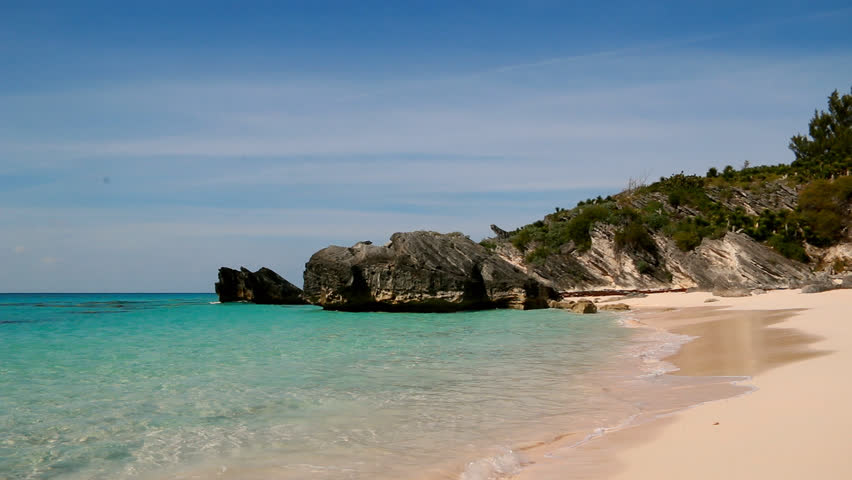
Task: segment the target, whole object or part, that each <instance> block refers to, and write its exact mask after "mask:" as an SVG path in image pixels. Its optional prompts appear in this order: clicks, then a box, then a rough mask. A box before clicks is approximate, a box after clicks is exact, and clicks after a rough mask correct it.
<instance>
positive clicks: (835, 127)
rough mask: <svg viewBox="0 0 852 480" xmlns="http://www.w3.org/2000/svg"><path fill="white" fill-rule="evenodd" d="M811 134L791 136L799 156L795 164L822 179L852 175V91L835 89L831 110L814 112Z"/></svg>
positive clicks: (792, 145) (809, 125)
mask: <svg viewBox="0 0 852 480" xmlns="http://www.w3.org/2000/svg"><path fill="white" fill-rule="evenodd" d="M850 92H852V90H850ZM808 133H809V135H808V136H805V135H801V134H800V135H796V136H794V137H792V138H791V139H790V150H792V151H793V153H794V154H795V155H796V160H795V161H794V162H793V163H792V166H793V167H794V168H795V169H797V170H802V171H804V173H806V174H808V175H810V176H815V177H818V178H830V177H832V176H835V175H846V174H848V173H849V171H850V170H852V93H850V94H847V95H843V96H840V94H838V93H837V90H835V91H834V92H832V94H831V95H830V96H829V97H828V111H827V112H825V111H815V112H814V117H813V118H812V119H811V121H810V123H809V124H808Z"/></svg>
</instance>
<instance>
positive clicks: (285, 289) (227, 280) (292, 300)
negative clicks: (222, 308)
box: [216, 267, 307, 305]
mask: <svg viewBox="0 0 852 480" xmlns="http://www.w3.org/2000/svg"><path fill="white" fill-rule="evenodd" d="M216 294H217V295H219V301H220V302H223V303H225V302H252V303H266V304H276V305H301V304H304V303H307V302H305V299H304V298H303V296H302V290H301V289H300V288H299V287H297V286H295V285H293V284H292V283H290V282H288V281H287V280H285V279H284V278H282V277H281V276H280V275H278V274H277V273H275V272H273V271H272V270H270V269H268V268H266V267H263V268H261V269H260V270H258V271H256V272H251V271H250V270H248V269H247V268H245V267H240V269H239V270H234V269H233V268H227V267H222V268H220V269H219V281H218V282H216Z"/></svg>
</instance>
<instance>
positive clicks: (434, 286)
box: [304, 231, 556, 312]
mask: <svg viewBox="0 0 852 480" xmlns="http://www.w3.org/2000/svg"><path fill="white" fill-rule="evenodd" d="M304 279H305V282H304V285H305V297H306V299H307V300H308V301H310V302H311V303H313V304H316V305H321V306H322V307H324V308H326V309H334V310H351V311H363V310H384V311H429V312H439V311H456V310H470V309H484V308H517V309H531V308H546V307H547V301H548V300H549V299H552V298H556V292H555V291H554V290H553V289H552V288H550V287H549V286H547V285H544V284H543V283H542V282H540V281H538V280H536V279H534V278H532V277H530V276H529V275H527V274H526V273H524V272H523V271H521V270H520V269H519V268H517V267H515V266H513V265H511V264H509V263H508V262H506V261H505V260H503V259H502V258H500V257H499V256H498V255H496V254H494V253H493V252H491V251H489V250H488V249H486V248H485V247H483V246H481V245H479V244H477V243H475V242H473V241H472V240H470V239H469V238H468V237H466V236H464V235H462V234H460V233H450V234H440V233H436V232H422V231H421V232H406V233H395V234H394V235H393V236H392V237H391V240H390V243H388V244H387V245H384V246H376V245H370V244H367V243H364V242H361V243H358V244H355V245H353V246H352V247H348V248H347V247H339V246H330V247H327V248H324V249H322V250H320V251H319V252H317V253H315V254H314V255H313V256H311V258H310V260H309V261H308V263H307V264H306V265H305V277H304Z"/></svg>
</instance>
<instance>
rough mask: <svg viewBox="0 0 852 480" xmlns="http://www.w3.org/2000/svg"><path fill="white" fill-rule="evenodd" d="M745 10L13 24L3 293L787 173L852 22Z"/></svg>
mask: <svg viewBox="0 0 852 480" xmlns="http://www.w3.org/2000/svg"><path fill="white" fill-rule="evenodd" d="M131 3H133V4H132V5H130V4H131ZM740 3H742V2H718V1H716V2H660V3H648V2H607V3H605V4H601V3H599V2H598V3H594V2H582V3H572V2H549V1H541V2H535V1H533V2H496V1H492V2H458V1H456V2H439V1H428V2H371V1H367V2H322V1H312V2H307V1H306V2H211V1H208V2H190V1H184V2H150V1H149V2H84V1H78V2H18V3H16V2H8V1H7V2H3V3H2V4H0V264H2V265H3V275H0V291H212V283H213V282H214V281H215V277H216V269H217V268H218V267H219V266H220V265H230V266H240V265H245V266H247V267H250V268H257V267H260V266H264V265H265V266H269V267H270V268H273V269H275V270H277V271H279V272H280V273H282V274H283V275H284V276H285V277H287V278H288V279H290V280H291V281H293V282H294V283H298V284H301V274H302V270H303V266H304V263H305V261H307V259H308V258H309V257H310V255H311V253H313V252H314V251H316V250H318V249H320V248H322V247H324V246H326V245H328V244H331V243H335V244H344V245H348V244H351V243H353V242H355V241H359V240H373V241H374V242H377V243H383V242H385V241H386V240H387V238H388V237H389V235H390V234H391V233H393V232H395V231H404V230H412V229H431V230H438V231H464V232H465V233H468V234H470V235H471V237H472V238H474V239H479V238H482V237H483V236H486V235H487V234H488V233H489V230H488V225H489V224H491V223H496V224H498V225H501V226H502V227H504V228H507V229H510V228H514V227H516V226H519V225H522V224H524V223H527V222H530V221H533V220H535V219H537V218H540V217H541V216H542V215H543V214H545V213H547V212H550V211H552V210H553V208H554V207H556V206H560V207H571V206H573V205H574V204H576V202H577V201H578V200H581V199H584V198H587V197H589V196H595V195H597V194H599V193H600V194H607V193H612V192H615V191H618V190H620V189H621V188H623V187H624V186H625V185H626V183H627V181H628V179H629V178H631V177H634V178H649V179H654V178H657V177H659V176H661V175H668V174H670V173H673V172H679V171H681V170H683V171H686V172H698V173H703V172H705V171H706V169H707V168H708V167H710V166H717V167H721V166H724V165H726V164H732V165H736V166H739V165H741V164H742V163H743V161H745V160H749V161H750V162H751V163H752V164H762V163H779V162H787V161H790V160H791V159H792V154H791V153H790V152H789V150H787V142H788V139H789V137H790V136H791V135H793V134H795V133H798V132H802V131H805V129H806V126H807V121H808V119H809V118H810V116H811V115H812V114H813V111H814V109H815V108H822V107H823V105H824V104H825V97H826V96H827V95H828V93H830V92H831V91H832V90H834V89H838V90H841V91H847V90H848V89H849V88H850V85H852V48H850V47H852V30H850V29H849V28H848V25H849V24H850V21H852V7H849V6H848V2H783V1H776V2H750V3H749V4H748V5H746V6H743V5H740Z"/></svg>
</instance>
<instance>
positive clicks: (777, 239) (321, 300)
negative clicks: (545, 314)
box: [216, 91, 852, 311]
mask: <svg viewBox="0 0 852 480" xmlns="http://www.w3.org/2000/svg"><path fill="white" fill-rule="evenodd" d="M850 112H852V94H850V95H843V96H842V97H841V96H840V95H839V94H838V93H837V92H836V91H835V92H834V93H833V94H832V95H831V96H830V97H829V111H828V112H817V113H816V114H815V115H814V118H813V119H812V120H811V123H810V129H809V132H810V136H804V135H796V136H794V137H793V138H792V139H791V141H790V148H791V150H793V152H794V153H795V155H796V160H795V161H794V162H792V163H791V164H779V165H765V166H755V167H752V166H750V165H749V164H748V162H745V164H744V165H743V166H742V168H740V169H735V168H734V167H732V166H730V165H728V166H725V167H724V168H723V169H721V171H720V170H717V169H716V168H710V169H709V170H708V171H707V174H706V175H688V174H684V173H683V172H681V173H679V174H675V175H671V176H669V177H662V178H660V179H659V181H656V182H653V183H646V182H644V181H638V180H631V181H630V182H629V184H628V188H627V189H625V190H624V191H622V192H621V193H619V194H617V195H612V196H608V197H606V198H602V197H600V196H599V197H597V198H594V199H588V200H584V201H581V202H579V203H578V204H577V205H576V206H575V207H573V208H570V209H563V208H559V207H557V208H556V211H555V212H554V213H551V214H549V215H545V216H544V218H542V219H541V220H538V221H535V222H533V223H531V224H528V225H525V226H522V227H520V228H517V229H515V230H512V231H507V230H504V229H501V228H500V227H498V226H496V225H491V229H492V231H493V232H494V234H495V236H493V237H491V238H486V239H484V240H482V241H481V242H479V244H477V243H474V242H473V241H471V240H470V239H469V238H468V237H467V236H465V235H463V234H460V233H451V234H440V233H435V232H407V233H396V234H394V235H393V236H392V237H391V240H390V243H388V244H387V245H384V246H376V245H372V243H370V242H361V243H358V244H356V245H354V246H352V247H339V246H330V247H327V248H324V249H322V250H320V251H318V252H316V253H315V254H314V255H313V256H312V257H311V259H310V261H308V263H307V264H306V268H305V272H304V288H305V291H304V293H303V294H302V292H301V291H299V290H298V288H296V287H295V286H293V285H292V284H290V283H289V282H287V281H286V280H284V279H283V278H281V277H280V276H278V275H277V274H275V273H274V272H272V271H271V270H268V269H261V270H259V271H258V272H255V273H251V272H248V271H247V270H245V269H242V270H241V271H240V272H237V271H234V270H230V269H221V270H220V272H219V279H220V281H219V283H217V287H216V291H217V293H219V295H220V298H222V301H249V302H256V303H297V301H298V302H304V301H308V302H310V303H312V304H316V305H320V306H322V307H324V308H327V309H338V310H388V311H454V310H465V309H478V308H544V307H546V306H547V305H548V303H550V304H554V301H556V300H558V299H559V298H561V297H566V296H582V295H595V296H597V295H606V294H612V293H621V292H624V293H626V292H636V291H639V292H644V291H666V290H684V289H690V288H697V289H702V290H716V291H720V292H723V291H724V292H725V293H726V294H730V295H733V294H747V293H748V292H750V291H751V290H767V289H777V288H798V287H806V286H807V287H810V288H807V289H806V290H808V291H817V290H821V289H825V288H833V285H834V284H833V283H832V282H830V281H828V280H829V277H830V276H831V275H836V274H842V273H844V272H849V271H850V270H852V176H850V174H852V114H850ZM557 303H558V302H557Z"/></svg>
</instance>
